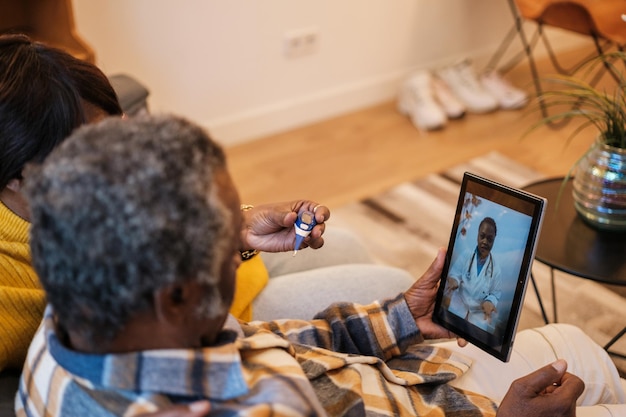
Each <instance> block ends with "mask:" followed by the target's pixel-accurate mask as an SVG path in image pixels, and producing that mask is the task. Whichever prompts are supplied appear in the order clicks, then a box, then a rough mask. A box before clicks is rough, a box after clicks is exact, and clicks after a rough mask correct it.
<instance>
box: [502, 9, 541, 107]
mask: <svg viewBox="0 0 626 417" xmlns="http://www.w3.org/2000/svg"><path fill="white" fill-rule="evenodd" d="M509 7H510V8H511V13H512V14H513V19H514V20H515V27H516V28H517V33H518V34H519V37H520V41H521V42H522V47H523V48H524V52H525V53H526V59H528V65H529V67H530V72H531V74H532V77H533V84H534V86H535V92H536V94H537V97H539V96H541V94H542V91H543V90H542V88H541V82H540V80H539V71H538V70H537V64H536V63H535V58H534V56H533V53H532V48H531V44H530V43H529V42H528V38H527V37H526V32H525V31H524V26H523V24H524V22H523V21H522V16H520V14H519V12H518V11H517V6H516V5H515V1H514V0H509ZM538 29H540V28H538ZM539 106H540V109H541V116H542V117H547V116H548V109H547V108H546V105H545V103H544V102H543V101H540V102H539Z"/></svg>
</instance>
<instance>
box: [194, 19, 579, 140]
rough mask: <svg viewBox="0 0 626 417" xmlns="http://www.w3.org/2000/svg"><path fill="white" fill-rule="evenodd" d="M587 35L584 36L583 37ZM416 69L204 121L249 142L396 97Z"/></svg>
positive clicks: (487, 51)
mask: <svg viewBox="0 0 626 417" xmlns="http://www.w3.org/2000/svg"><path fill="white" fill-rule="evenodd" d="M550 36H551V39H552V43H553V45H554V46H555V47H558V48H560V49H561V50H564V51H565V50H571V49H573V48H577V47H580V46H581V45H582V43H581V38H580V37H577V36H572V35H570V34H569V33H561V32H558V31H557V32H556V33H554V34H550ZM586 39H587V38H582V40H583V41H584V40H586ZM494 50H495V48H493V47H489V48H483V49H481V50H475V51H465V52H464V57H468V56H470V57H472V59H473V60H474V62H475V63H476V64H477V65H476V67H477V68H481V66H482V65H484V63H486V62H487V60H488V59H489V57H490V56H491V54H492V53H493V51H494ZM542 55H545V53H543V52H542V51H537V57H538V58H539V57H541V56H542ZM460 58H463V57H461V56H459V57H447V58H446V59H445V60H439V61H431V62H427V63H424V64H423V65H421V66H420V67H421V68H437V67H439V66H442V65H445V64H448V63H450V62H453V61H454V60H455V59H460ZM416 69H417V68H403V69H400V70H397V71H394V72H390V73H387V74H382V75H380V76H376V77H370V78H366V79H362V80H360V81H357V82H352V83H347V84H343V85H340V86H338V87H336V88H330V89H326V90H323V91H320V92H317V93H315V94H309V95H305V96H301V97H295V98H293V99H290V100H284V101H280V102H275V103H271V104H269V105H267V106H262V107H257V108H253V109H250V110H247V111H243V112H240V113H235V114H231V115H228V116H225V117H222V118H216V119H211V120H206V121H204V122H201V124H202V125H203V126H204V127H206V128H207V129H208V130H209V132H210V133H211V135H212V137H214V138H215V139H216V140H218V141H219V142H220V143H222V144H223V145H225V146H230V145H236V144H239V143H243V142H248V141H251V140H254V139H258V138H261V137H264V136H269V135H273V134H277V133H280V132H284V131H288V130H291V129H296V128H298V127H300V126H305V125H308V124H312V123H315V122H318V121H321V120H326V119H329V118H332V117H337V116H341V115H343V114H345V113H349V112H354V111H358V110H360V109H363V108H367V107H371V106H374V105H377V104H380V103H384V102H388V101H391V100H394V99H395V97H396V94H397V92H398V89H399V87H400V85H401V83H402V81H403V80H404V79H405V78H406V77H407V75H408V74H410V73H411V72H413V71H415V70H416Z"/></svg>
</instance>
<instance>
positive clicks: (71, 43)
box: [0, 0, 95, 64]
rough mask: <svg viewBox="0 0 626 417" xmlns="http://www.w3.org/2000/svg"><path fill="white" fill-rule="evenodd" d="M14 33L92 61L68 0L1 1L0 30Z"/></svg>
mask: <svg viewBox="0 0 626 417" xmlns="http://www.w3.org/2000/svg"><path fill="white" fill-rule="evenodd" d="M15 32H19V33H26V34H27V35H29V36H30V37H32V38H33V39H35V40H38V41H40V42H44V43H47V44H49V45H52V46H55V47H57V48H60V49H63V50H66V51H67V52H69V53H70V54H72V55H74V56H75V57H77V58H80V59H83V60H85V61H88V62H91V63H92V64H93V63H94V62H95V54H94V51H93V49H91V47H90V46H89V45H87V43H86V42H85V41H83V40H82V38H81V37H80V36H79V35H78V33H77V32H76V26H75V24H74V10H73V8H72V1H71V0H0V33H15Z"/></svg>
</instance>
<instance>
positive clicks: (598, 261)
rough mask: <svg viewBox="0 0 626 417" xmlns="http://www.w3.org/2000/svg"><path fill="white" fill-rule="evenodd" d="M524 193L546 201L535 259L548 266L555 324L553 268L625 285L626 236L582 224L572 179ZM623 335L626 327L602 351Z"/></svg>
mask: <svg viewBox="0 0 626 417" xmlns="http://www.w3.org/2000/svg"><path fill="white" fill-rule="evenodd" d="M524 190H526V191H528V192H530V193H532V194H536V195H539V196H541V197H545V198H547V199H548V205H547V207H546V213H545V216H544V219H543V226H542V230H541V235H540V237H539V242H538V244H537V250H536V253H535V258H536V259H537V260H538V261H541V262H542V263H544V264H546V265H548V266H549V267H550V273H551V284H552V301H553V303H552V305H553V314H554V316H553V317H554V321H555V322H556V321H557V315H556V293H555V287H554V270H555V269H556V270H559V271H563V272H566V273H568V274H571V275H574V276H577V277H580V278H584V279H590V280H592V281H596V282H600V283H603V284H610V285H624V286H626V233H618V232H609V231H601V230H598V229H596V228H593V227H592V226H590V225H589V224H587V223H586V222H585V221H583V220H582V218H581V217H580V216H579V215H578V213H577V212H576V209H575V208H574V199H573V197H572V180H571V179H569V180H568V181H567V182H565V183H564V181H563V178H552V179H547V180H543V181H538V182H534V183H532V184H529V185H527V186H525V187H524ZM535 290H537V289H536V288H535ZM537 296H538V297H539V293H538V291H537ZM540 303H541V301H540ZM542 309H543V307H542ZM544 319H546V316H545V312H544ZM625 333H626V327H624V329H622V331H621V332H619V333H618V334H617V335H616V336H615V337H614V338H613V339H611V341H610V342H609V343H607V344H606V345H605V346H604V348H605V349H606V350H607V351H608V349H609V348H610V347H611V346H612V345H613V344H614V343H615V342H616V341H617V340H618V339H619V338H620V337H621V336H623V335H624V334H625ZM617 355H619V354H617ZM619 356H623V355H619Z"/></svg>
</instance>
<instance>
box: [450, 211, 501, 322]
mask: <svg viewBox="0 0 626 417" xmlns="http://www.w3.org/2000/svg"><path fill="white" fill-rule="evenodd" d="M497 232H498V229H497V227H496V222H495V220H494V219H492V218H491V217H485V218H484V219H483V220H482V221H481V222H480V225H479V227H478V235H477V242H476V247H475V248H474V250H472V251H469V252H468V253H466V254H464V255H462V256H461V257H459V259H457V260H456V261H455V262H454V264H453V265H452V266H451V268H450V272H449V274H448V278H447V285H446V294H447V298H448V299H449V303H450V304H449V307H448V309H449V311H450V312H451V313H454V314H456V315H457V316H460V317H462V318H465V319H467V320H469V322H470V323H472V324H474V325H476V326H478V327H480V328H482V329H483V330H486V331H490V332H493V329H494V328H493V325H492V319H493V317H494V315H495V314H496V313H497V307H498V301H499V300H500V296H501V295H502V291H501V286H502V282H501V281H502V280H501V272H500V267H499V265H498V262H497V259H495V258H494V256H493V254H492V253H491V249H492V248H493V244H494V241H495V239H496V234H497Z"/></svg>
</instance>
